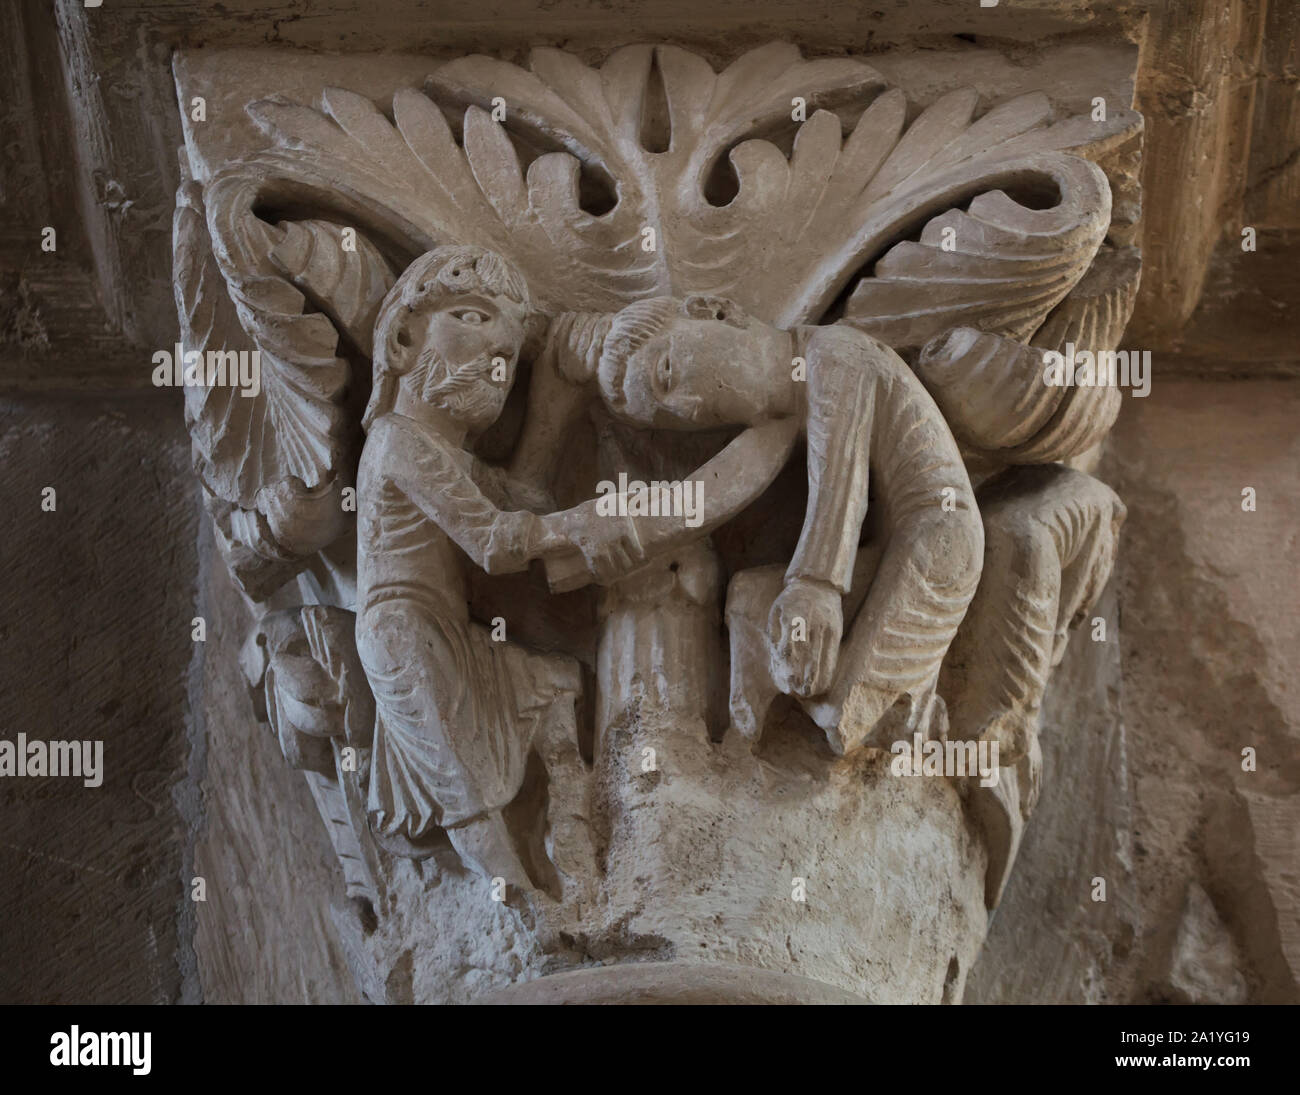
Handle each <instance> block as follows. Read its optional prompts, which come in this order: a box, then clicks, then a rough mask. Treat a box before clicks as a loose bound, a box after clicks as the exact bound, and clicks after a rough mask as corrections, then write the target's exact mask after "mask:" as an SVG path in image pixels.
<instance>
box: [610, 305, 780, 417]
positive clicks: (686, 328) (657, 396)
mask: <svg viewBox="0 0 1300 1095" xmlns="http://www.w3.org/2000/svg"><path fill="white" fill-rule="evenodd" d="M787 356H788V338H787V337H786V336H785V335H784V334H783V332H781V331H778V330H777V329H776V328H775V327H773V326H771V325H770V324H767V323H764V322H763V321H762V320H759V319H755V318H753V317H752V316H748V315H746V314H745V312H744V311H742V310H741V308H740V306H739V305H737V304H735V303H733V302H732V301H728V300H722V299H720V298H718V297H705V296H690V297H686V298H684V299H681V298H677V297H656V298H654V299H652V300H643V301H637V302H636V303H635V304H629V305H628V306H627V307H626V308H624V309H623V310H622V311H620V312H618V313H617V314H616V315H615V316H614V317H613V319H612V321H611V323H610V328H609V332H608V334H607V335H606V336H605V339H604V344H603V347H602V349H601V354H600V362H599V365H598V366H597V380H598V382H599V385H600V393H601V396H602V398H603V399H604V401H605V404H606V405H607V406H608V407H609V409H610V410H611V411H612V412H613V413H614V414H615V415H617V416H618V417H619V418H622V419H624V420H625V421H627V422H631V423H633V424H634V425H638V426H647V427H651V426H653V427H660V428H664V429H701V428H704V429H708V428H711V427H714V426H743V425H750V424H752V423H754V422H756V421H758V420H759V419H761V418H763V417H765V416H767V415H768V414H770V413H771V412H772V410H773V408H774V406H775V405H776V404H777V403H778V401H779V400H780V397H781V394H782V389H783V387H784V386H785V385H783V383H782V378H783V377H784V378H785V380H786V381H788V380H789V362H788V360H786V357H787Z"/></svg>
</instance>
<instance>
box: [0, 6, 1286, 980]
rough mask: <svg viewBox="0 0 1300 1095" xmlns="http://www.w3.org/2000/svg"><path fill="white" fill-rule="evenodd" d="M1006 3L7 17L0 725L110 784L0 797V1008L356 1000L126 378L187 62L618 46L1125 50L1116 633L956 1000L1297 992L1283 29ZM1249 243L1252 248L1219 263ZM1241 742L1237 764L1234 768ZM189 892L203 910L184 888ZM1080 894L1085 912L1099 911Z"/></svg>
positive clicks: (146, 314) (1251, 16) (333, 882)
mask: <svg viewBox="0 0 1300 1095" xmlns="http://www.w3.org/2000/svg"><path fill="white" fill-rule="evenodd" d="M1015 7H1016V6H1015V5H1014V4H1013V3H1011V0H1004V3H1003V4H1002V5H1001V6H1000V9H991V10H990V11H988V12H984V13H981V12H980V11H979V10H978V8H977V6H976V5H973V4H970V3H968V2H966V0H961V2H955V0H922V2H919V3H911V4H907V3H903V2H902V0H876V3H874V4H872V5H867V6H866V7H865V8H863V9H861V10H859V9H858V8H857V6H850V5H843V4H835V3H832V2H831V0H826V2H824V3H820V2H819V3H813V4H799V5H794V6H792V5H781V4H778V3H774V2H771V0H762V2H760V3H758V4H746V5H742V4H739V2H738V0H734V2H733V0H719V2H717V3H715V4H713V5H711V6H710V7H709V9H708V13H707V14H701V13H700V12H699V11H697V10H695V9H697V8H698V6H697V5H682V4H674V3H670V2H666V0H663V2H658V3H650V4H636V5H633V4H630V3H629V4H623V3H615V4H613V5H612V6H611V5H608V4H605V5H597V4H592V3H584V2H580V0H561V2H560V3H558V4H555V5H551V6H550V7H549V8H548V13H547V15H546V16H545V17H544V20H545V21H544V22H543V21H542V20H541V19H540V18H539V16H538V13H537V10H536V5H535V4H533V3H531V2H528V0H493V2H491V3H488V4H486V5H479V7H478V8H477V9H476V10H475V12H474V13H473V15H472V17H469V18H467V17H466V16H465V14H464V9H463V6H461V5H452V4H441V3H424V4H414V3H399V2H395V0H386V2H382V3H378V4H374V5H367V15H366V17H365V18H364V19H359V18H358V17H357V15H356V10H357V5H356V4H352V3H348V2H344V0H331V2H321V3H315V4H313V5H311V9H312V10H311V12H310V14H311V16H312V18H309V19H308V18H303V16H305V15H306V14H308V12H307V5H304V4H302V3H269V2H266V0H261V2H254V0H228V2H227V3H226V4H225V5H224V6H223V7H222V10H221V11H215V10H211V9H209V7H208V6H207V5H202V6H196V7H195V8H194V9H193V10H191V11H185V10H182V9H180V8H179V7H178V6H177V5H174V4H169V3H163V2H162V0H138V2H134V3H117V4H109V5H106V6H105V7H104V8H102V9H97V10H91V11H87V10H85V9H83V7H82V5H80V4H79V3H77V4H74V3H59V4H57V5H49V4H46V3H42V2H39V0H20V2H18V3H15V4H12V5H6V6H5V8H4V10H3V12H0V61H2V62H3V63H0V96H2V97H3V109H0V134H2V135H3V141H4V144H5V147H6V149H7V150H9V151H12V152H13V153H14V155H12V156H10V155H6V157H5V158H4V162H3V168H0V171H2V172H3V173H2V174H0V200H2V201H3V212H4V216H3V217H0V461H3V466H4V468H5V475H4V476H3V477H2V478H0V492H2V494H0V501H2V503H3V507H4V509H3V512H4V513H5V515H6V517H7V518H8V520H7V521H6V525H5V529H6V535H5V537H4V538H3V540H2V541H0V559H2V561H3V564H4V565H3V569H2V570H0V573H2V574H3V579H2V580H3V612H0V684H2V686H3V687H2V690H0V694H3V696H4V697H5V698H6V699H7V700H8V703H7V704H6V705H5V710H6V714H7V717H6V719H5V726H4V727H3V734H4V736H5V737H10V738H12V737H14V736H16V734H17V733H19V732H25V733H27V734H29V735H31V736H33V737H36V736H39V737H44V738H52V737H61V736H62V737H69V738H71V737H78V738H93V737H103V738H104V740H105V762H106V770H107V771H106V779H105V783H104V786H103V787H101V788H98V789H95V790H90V789H83V788H81V787H80V785H79V784H76V783H75V782H74V781H39V780H24V781H16V780H15V781H4V782H3V783H0V862H3V863H4V870H3V873H2V874H0V879H2V881H0V919H2V920H3V922H4V923H5V924H6V930H5V931H4V932H3V933H0V1001H3V1002H14V1001H32V1002H64V1001H103V1002H107V1001H131V1002H160V1001H164V1000H168V1001H177V1000H185V1001H199V1000H206V1001H210V1002H218V1001H245V1000H246V1001H270V1000H280V1001H344V1000H354V999H356V990H355V989H354V987H353V985H352V981H351V977H350V975H349V974H348V972H347V970H346V965H345V962H344V960H343V957H342V955H341V953H340V951H339V947H338V944H337V942H336V940H335V938H334V933H333V930H332V926H331V925H330V923H329V904H330V901H331V900H333V899H336V898H337V897H338V895H339V891H340V889H341V887H340V885H339V882H338V879H337V878H336V877H335V874H334V870H333V857H332V853H331V852H330V850H329V847H328V843H327V841H326V838H325V836H324V833H323V831H322V830H321V827H320V825H319V823H318V822H317V819H316V816H315V810H314V807H313V806H312V803H311V799H310V796H309V794H308V792H307V790H306V788H305V786H304V785H303V784H302V782H301V779H300V777H298V776H297V775H295V774H294V773H292V772H290V771H288V770H287V769H286V768H285V766H284V765H283V763H282V761H281V758H280V756H279V751H278V748H277V747H276V746H275V743H274V742H273V741H272V740H271V738H270V736H269V734H268V733H267V732H266V731H265V729H264V728H262V727H260V726H259V725H257V724H256V723H255V721H254V720H253V718H252V707H251V703H250V701H249V699H248V697H247V693H246V690H245V689H244V687H243V682H242V678H241V677H240V675H239V672H238V667H237V665H236V664H235V661H234V659H235V655H236V652H237V650H236V648H237V641H236V640H237V639H242V634H243V627H242V624H241V623H240V622H239V620H238V615H239V612H240V610H241V609H240V605H239V599H238V595H237V594H236V593H235V592H234V591H233V590H232V589H231V588H230V585H229V582H228V581H227V579H226V578H225V575H224V574H223V573H222V572H221V570H220V568H219V564H216V563H215V560H214V557H213V552H212V546H211V543H210V539H209V537H208V534H207V532H206V529H205V528H204V526H203V521H202V520H201V519H200V514H199V509H198V492H197V488H196V486H195V484H194V482H193V480H192V478H191V476H190V473H189V468H188V442H187V439H186V437H185V434H184V428H183V423H182V407H181V399H180V397H179V395H178V394H177V393H174V392H157V391H155V390H154V389H152V388H150V387H149V386H148V384H149V381H148V376H149V367H148V360H149V354H150V353H152V351H153V350H155V349H158V348H162V347H170V345H171V343H172V341H173V340H174V337H175V329H176V328H175V318H174V312H173V310H172V306H171V300H170V288H169V270H170V225H171V208H172V195H173V191H174V187H175V183H176V181H177V171H176V159H175V148H176V146H177V145H178V144H179V143H180V123H179V118H178V116H177V113H176V110H175V99H174V92H173V90H172V85H171V74H170V71H169V59H170V56H171V52H172V50H173V48H176V47H185V48H192V47H196V46H201V45H203V44H205V42H211V41H218V42H220V43H221V44H222V45H226V46H238V45H242V46H260V45H264V44H267V43H274V44H279V45H284V46H289V47H292V48H298V49H308V50H331V49H339V50H366V49H375V48H379V47H381V46H382V45H384V44H385V43H388V42H392V41H393V40H395V39H398V38H400V40H401V41H402V42H403V43H404V48H409V49H411V50H413V51H418V50H422V49H428V48H432V47H433V46H434V45H437V46H440V47H441V48H455V49H462V48H472V47H473V46H475V45H480V44H481V43H483V42H485V41H503V39H511V40H513V41H516V42H519V43H523V42H527V41H528V40H530V39H536V38H538V37H539V36H541V37H542V38H543V39H545V40H555V39H557V38H577V39H581V40H589V41H592V42H596V43H598V42H599V41H601V40H608V39H609V38H610V36H612V35H626V36H631V37H637V36H640V37H656V38H662V37H668V38H670V39H675V40H680V41H683V42H685V43H687V44H691V45H693V46H696V47H699V46H701V45H707V43H708V42H710V41H714V42H716V41H717V40H718V36H719V35H727V36H728V40H734V41H735V42H736V43H737V45H752V44H755V43H757V42H760V41H763V40H766V39H768V38H771V37H782V38H786V39H789V40H795V41H801V42H804V43H806V44H807V46H808V47H809V48H811V49H823V50H824V49H835V48H840V47H842V46H843V45H844V44H846V43H849V44H851V45H852V47H853V48H855V49H863V50H867V49H877V48H884V49H889V48H891V47H894V46H896V45H897V44H898V43H899V42H901V41H905V40H906V41H909V42H911V44H912V48H920V49H923V50H924V49H926V48H927V47H929V48H933V47H935V46H938V45H943V46H944V48H945V49H947V50H953V49H956V50H966V49H969V50H972V51H982V50H985V49H987V48H989V47H992V48H995V49H997V50H999V51H1001V52H1003V53H1005V54H1006V55H1007V56H1009V57H1010V58H1011V59H1012V63H1013V64H1014V65H1019V66H1021V67H1025V66H1029V67H1030V68H1032V66H1033V64H1034V63H1035V58H1036V57H1040V56H1041V54H1040V53H1039V52H1038V50H1039V49H1040V48H1041V46H1042V44H1044V43H1046V44H1048V45H1053V44H1054V45H1055V46H1058V47H1060V48H1063V49H1067V50H1073V51H1075V52H1074V53H1073V54H1071V56H1074V58H1075V61H1074V62H1073V65H1074V66H1075V67H1077V71H1078V72H1080V73H1084V74H1086V73H1087V71H1088V49H1089V43H1093V44H1094V45H1100V46H1104V50H1102V53H1103V54H1104V56H1105V57H1106V58H1108V60H1107V61H1106V64H1107V65H1112V66H1113V64H1114V60H1113V59H1114V58H1115V57H1116V56H1119V55H1123V54H1124V52H1125V51H1127V54H1128V55H1129V56H1133V55H1134V53H1135V52H1136V56H1137V70H1136V75H1135V78H1134V81H1133V84H1132V91H1133V94H1134V96H1135V98H1136V100H1137V105H1138V107H1139V109H1142V110H1143V111H1144V112H1145V113H1146V115H1147V120H1148V129H1147V134H1148V135H1147V147H1146V153H1145V155H1146V159H1145V166H1144V181H1143V185H1144V190H1145V205H1146V208H1147V210H1148V218H1147V223H1146V228H1147V233H1148V237H1147V241H1146V244H1145V250H1146V263H1147V265H1146V269H1145V272H1144V288H1143V295H1142V301H1141V303H1140V308H1139V313H1138V315H1137V316H1136V317H1135V320H1134V323H1133V325H1132V326H1131V328H1130V333H1131V334H1130V340H1129V341H1130V345H1132V346H1133V347H1134V348H1149V349H1152V350H1153V351H1154V352H1155V353H1154V356H1155V375H1154V386H1153V390H1152V394H1151V396H1150V398H1148V399H1146V400H1137V399H1131V398H1129V397H1127V396H1126V398H1125V404H1126V405H1125V409H1124V412H1123V414H1122V415H1121V418H1120V421H1119V423H1118V425H1117V427H1116V430H1115V432H1114V434H1113V435H1112V440H1111V442H1110V446H1109V450H1108V453H1107V457H1106V461H1105V463H1104V465H1103V469H1102V474H1103V477H1104V478H1106V479H1107V481H1108V482H1110V483H1111V484H1112V485H1113V486H1115V488H1116V489H1117V490H1118V491H1119V493H1120V494H1121V496H1122V497H1123V498H1124V499H1125V501H1126V503H1127V505H1128V507H1129V517H1128V522H1127V524H1126V526H1125V531H1124V539H1123V547H1122V550H1121V556H1120V566H1119V570H1118V573H1117V575H1116V577H1115V579H1114V580H1113V583H1112V590H1111V592H1110V593H1109V594H1108V598H1113V602H1111V603H1113V605H1114V613H1112V612H1111V611H1110V609H1109V608H1107V610H1106V612H1105V613H1104V614H1105V615H1106V616H1107V617H1108V618H1115V617H1116V616H1117V618H1118V620H1119V627H1118V628H1116V629H1115V631H1113V632H1112V635H1111V638H1112V642H1110V643H1108V644H1106V645H1105V647H1104V648H1102V647H1101V646H1100V644H1090V643H1088V642H1087V637H1086V635H1081V636H1076V638H1075V639H1074V641H1073V644H1072V646H1073V648H1072V651H1071V654H1070V657H1069V661H1068V662H1067V665H1066V666H1065V667H1063V672H1064V673H1066V674H1068V675H1069V680H1070V682H1071V683H1070V687H1069V691H1070V693H1071V694H1083V693H1084V692H1087V693H1089V694H1091V695H1092V696H1094V697H1095V704H1094V705H1092V706H1090V707H1089V708H1088V710H1086V711H1080V710H1065V709H1062V707H1061V705H1060V704H1059V702H1054V703H1053V706H1052V707H1051V709H1050V710H1049V712H1048V731H1047V733H1046V734H1045V749H1046V753H1047V757H1046V765H1045V783H1044V791H1043V798H1042V800H1041V802H1040V805H1039V809H1038V812H1037V814H1036V815H1035V817H1034V819H1033V822H1032V823H1031V826H1030V829H1029V832H1028V834H1027V837H1026V841H1025V845H1024V847H1023V848H1022V851H1021V856H1020V861H1019V863H1018V865H1017V869H1016V873H1015V875H1014V876H1013V878H1012V881H1011V883H1010V885H1009V888H1008V891H1007V895H1006V897H1005V898H1004V904H1003V907H1002V908H1001V910H1000V911H999V912H998V914H997V916H996V918H995V919H994V921H993V925H992V929H991V934H990V938H989V942H988V945H987V947H986V950H985V953H984V955H983V957H982V958H981V961H980V963H979V964H978V965H977V966H976V968H975V970H974V971H973V972H972V974H971V977H970V980H969V983H968V989H967V999H968V1000H988V1001H993V1000H1016V1001H1037V1000H1041V1001H1064V1000H1098V1001H1110V1002H1116V1001H1154V1000H1205V999H1213V1000H1249V1001H1278V1000H1291V1001H1296V1000H1300V992H1298V991H1297V986H1296V981H1297V973H1296V971H1297V962H1298V961H1300V955H1298V949H1300V893H1297V887H1298V886H1300V883H1298V882H1297V878H1296V874H1295V863H1296V862H1297V847H1296V844H1297V839H1298V837H1297V834H1298V833H1300V798H1297V793H1298V792H1300V749H1298V748H1297V737H1298V736H1300V699H1298V698H1297V693H1296V686H1295V684H1294V682H1293V680H1292V676H1293V672H1294V667H1295V665H1296V662H1297V657H1296V655H1297V651H1298V650H1300V641H1298V640H1300V635H1298V634H1297V632H1298V631H1300V594H1297V592H1296V584H1295V576H1296V574H1297V573H1300V543H1298V541H1300V535H1298V533H1297V528H1298V525H1297V512H1300V510H1298V508H1297V502H1298V501H1300V499H1298V498H1297V493H1298V492H1300V487H1298V486H1297V482H1296V475H1295V472H1296V468H1297V467H1298V466H1300V460H1298V459H1297V458H1298V457H1300V451H1298V450H1300V441H1298V439H1297V433H1298V431H1297V427H1296V423H1297V422H1298V421H1300V352H1298V351H1297V349H1296V348H1297V346H1298V345H1300V340H1298V339H1297V334H1300V327H1298V323H1300V321H1298V320H1297V316H1298V315H1300V310H1297V308H1296V303H1297V300H1300V285H1298V281H1297V279H1298V277H1300V275H1297V273H1296V271H1297V265H1296V263H1295V261H1294V254H1295V244H1296V242H1297V241H1296V233H1297V231H1300V222H1298V221H1297V217H1300V202H1298V201H1297V200H1296V195H1297V189H1298V188H1300V157H1298V156H1297V150H1298V149H1300V134H1298V133H1297V126H1298V125H1300V123H1298V122H1297V118H1298V117H1300V112H1297V109H1296V88H1295V79H1294V71H1295V56H1294V43H1295V41H1296V40H1297V33H1296V31H1297V19H1300V14H1298V13H1297V10H1296V9H1295V7H1294V6H1293V5H1288V4H1285V3H1282V2H1280V0H1279V2H1276V3H1274V2H1272V0H1269V2H1264V0H1260V2H1258V3H1233V4H1228V5H1223V4H1221V3H1211V2H1210V0H1191V2H1181V0H1180V2H1169V3H1163V2H1148V3H1138V4H1132V5H1121V4H1118V3H1111V2H1109V0H1094V2H1092V3H1080V2H1076V0H1046V2H1041V3H1036V4H1035V5H1034V6H1033V10H1032V11H1029V10H1028V9H1022V10H1021V11H1020V12H1019V13H1017V12H1016V11H1015ZM796 9H797V10H796ZM412 28H414V29H412ZM956 35H964V36H967V37H964V38H955V37H954V36H956ZM972 36H973V37H974V38H975V40H974V41H970V40H969V39H970V38H971V37H972ZM1288 43H1289V44H1290V49H1291V52H1288ZM1134 47H1136V51H1135V49H1134ZM1079 51H1082V52H1079ZM1117 51H1118V52H1117ZM1101 55H1102V54H1099V55H1098V56H1099V57H1100V56H1101ZM917 56H919V57H920V59H921V62H922V63H924V62H925V61H926V60H928V59H929V58H927V57H926V55H925V54H924V53H921V54H919V55H913V56H910V57H909V56H908V55H906V54H900V53H896V54H894V55H892V57H891V60H890V62H889V63H891V64H895V65H896V66H901V67H903V68H906V67H907V66H909V65H911V66H913V67H915V66H916V64H917ZM1098 64H1099V65H1100V64H1101V61H1100V60H1099V61H1098ZM1111 71H1113V68H1112V69H1111ZM45 225H52V226H54V227H56V228H57V230H58V239H59V250H58V252H57V253H56V254H55V255H53V256H51V255H46V254H43V253H42V252H41V250H40V246H39V243H40V231H41V228H42V227H43V226H45ZM1243 225H1251V226H1254V227H1256V228H1257V231H1258V237H1259V250H1258V251H1256V252H1249V253H1248V252H1243V251H1242V250H1241V248H1240V242H1239V241H1240V229H1241V227H1242V226H1243ZM47 485H53V486H55V487H56V488H57V489H58V492H59V493H58V507H59V508H58V510H57V511H56V512H55V513H54V514H45V513H42V512H41V510H40V489H41V487H43V486H47ZM1243 486H1253V487H1255V488H1256V490H1257V492H1258V499H1259V501H1258V510H1257V512H1256V513H1253V514H1245V513H1242V511H1241V509H1240V490H1241V488H1242V487H1243ZM195 615H204V616H205V617H206V618H207V619H208V627H209V631H208V642H207V643H206V644H202V645H201V644H195V643H194V642H192V640H191V638H190V620H191V618H192V617H193V616H195ZM223 638H225V639H226V640H227V641H224V642H223ZM1081 640H1082V641H1081ZM1062 692H1064V690H1062ZM1245 745H1251V746H1253V747H1255V748H1256V749H1257V751H1258V756H1259V770H1258V771H1257V772H1256V773H1253V774H1248V773H1243V772H1242V771H1241V769H1240V749H1241V748H1242V747H1243V746H1245ZM195 874H201V875H203V876H204V877H205V879H206V880H207V896H208V900H207V902H206V903H201V904H196V903H194V902H192V901H190V900H189V899H188V898H189V883H190V879H191V878H192V877H193V876H194V875H195ZM1097 874H1100V875H1102V876H1104V877H1106V878H1107V879H1108V884H1109V885H1108V902H1107V903H1106V905H1105V906H1101V905H1099V904H1097V903H1094V902H1092V901H1090V900H1089V899H1088V884H1089V882H1090V880H1091V878H1092V877H1093V876H1094V875H1097Z"/></svg>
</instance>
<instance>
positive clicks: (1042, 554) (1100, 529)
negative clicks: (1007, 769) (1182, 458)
mask: <svg viewBox="0 0 1300 1095" xmlns="http://www.w3.org/2000/svg"><path fill="white" fill-rule="evenodd" d="M979 504H980V510H981V512H982V514H983V516H984V523H985V559H984V574H983V577H982V578H981V580H980V586H979V590H978V592H977V593H976V594H975V598H974V600H973V601H972V602H971V606H970V611H969V612H968V613H967V615H966V619H965V621H964V622H963V624H962V626H961V628H960V629H959V630H958V634H957V638H956V639H955V640H954V642H953V649H952V654H951V656H950V658H949V660H948V662H947V663H946V664H945V667H944V674H943V681H942V691H943V693H944V696H945V697H946V698H947V700H948V707H949V713H950V716H951V718H952V723H953V736H954V737H959V738H967V739H968V738H979V737H990V738H992V739H993V740H996V741H998V743H999V752H1000V754H1001V756H1002V757H1003V759H1004V761H1006V762H1010V761H1013V760H1015V759H1016V758H1018V757H1020V756H1022V755H1024V754H1025V752H1026V751H1027V750H1028V748H1029V745H1030V743H1031V741H1032V739H1033V737H1034V735H1035V734H1036V733H1037V726H1038V718H1039V709H1040V706H1041V704H1042V699H1043V693H1044V691H1045V689H1046V686H1047V677H1048V673H1049V672H1050V670H1051V667H1052V666H1053V665H1056V664H1057V663H1059V661H1060V660H1061V657H1062V656H1063V655H1064V653H1065V643H1066V638H1067V629H1068V628H1069V627H1070V626H1071V625H1072V624H1075V623H1078V622H1079V621H1080V620H1081V619H1083V618H1084V617H1085V616H1086V614H1087V612H1088V611H1089V610H1090V608H1091V606H1092V605H1093V603H1094V602H1095V601H1096V599H1097V597H1098V596H1100V594H1101V591H1102V588H1103V587H1104V586H1105V584H1106V580H1107V578H1108V577H1109V576H1110V569H1111V565H1112V563H1113V562H1114V559H1115V551H1116V546H1117V542H1118V537H1119V528H1120V525H1121V524H1122V523H1123V520H1124V514H1125V510H1124V505H1123V503H1122V502H1120V500H1119V498H1118V497H1117V496H1116V495H1115V493H1114V492H1113V491H1112V490H1111V489H1110V488H1109V487H1107V486H1106V485H1105V484H1104V483H1100V482H1098V481H1097V480H1096V479H1093V478H1092V477H1091V476H1089V475H1085V474H1084V473H1082V472H1078V471H1074V470H1072V469H1070V468H1066V467H1063V466H1061V465H1059V464H1051V465H1040V466H1033V467H1021V468H1013V469H1009V470H1008V471H1006V472H1004V473H1002V474H1000V475H998V476H996V477H995V478H993V479H991V480H990V481H989V482H987V483H985V484H984V485H983V486H982V487H981V488H980V491H979Z"/></svg>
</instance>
